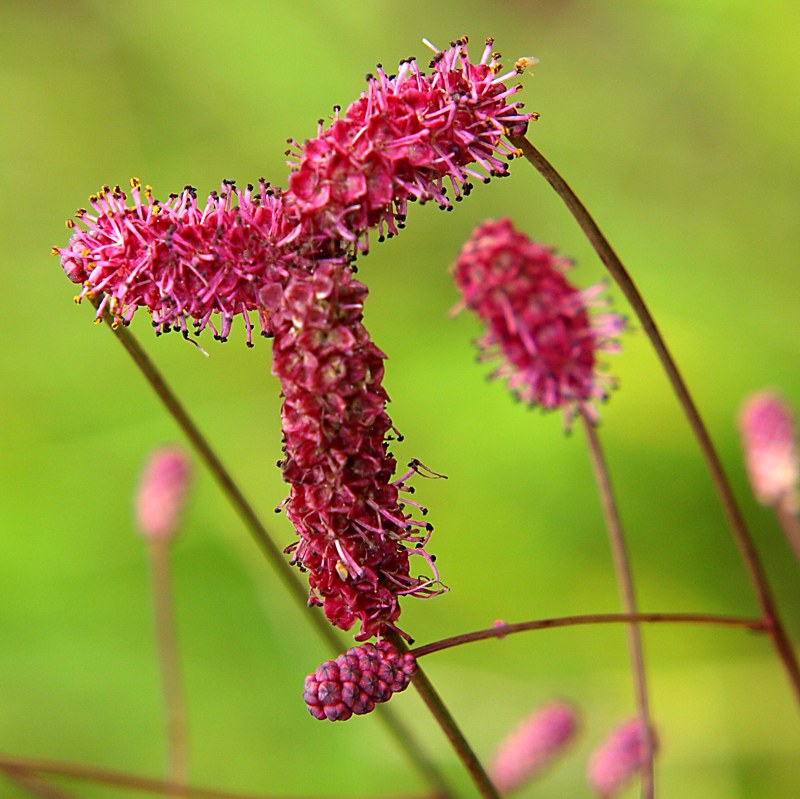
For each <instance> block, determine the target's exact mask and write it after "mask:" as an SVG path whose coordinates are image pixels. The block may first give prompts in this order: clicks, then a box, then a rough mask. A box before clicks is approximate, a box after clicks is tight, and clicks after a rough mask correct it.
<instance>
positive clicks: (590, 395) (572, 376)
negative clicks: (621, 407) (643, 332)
mask: <svg viewBox="0 0 800 799" xmlns="http://www.w3.org/2000/svg"><path fill="white" fill-rule="evenodd" d="M570 266H571V263H570V261H568V260H567V259H565V258H562V257H560V256H558V255H556V254H555V253H554V252H553V251H552V250H551V249H549V248H548V247H545V246H544V245H542V244H537V243H535V242H533V241H531V240H530V239H529V238H528V237H527V236H526V235H525V234H523V233H520V232H519V231H517V230H515V229H514V227H513V225H512V223H511V221H510V220H508V219H501V220H498V221H490V222H484V223H483V224H482V225H479V226H478V227H477V228H476V229H475V230H474V231H473V232H472V235H471V236H470V238H469V240H468V241H467V242H466V244H464V247H463V248H462V250H461V254H460V255H459V256H458V260H457V261H456V263H455V264H454V266H453V276H454V279H455V283H456V286H457V287H458V289H459V291H460V292H461V296H462V307H463V306H466V307H468V308H470V309H471V310H472V311H474V312H475V313H476V314H477V315H478V317H479V318H480V319H481V320H482V321H483V322H484V323H485V324H486V333H485V334H484V335H483V336H482V337H481V338H480V339H479V340H478V342H477V343H478V346H479V347H480V349H481V350H482V353H483V355H482V357H483V358H485V359H487V360H488V359H491V358H500V359H501V361H502V363H501V365H500V366H499V367H498V368H497V369H496V370H495V371H494V373H493V374H492V376H493V377H502V378H506V379H507V381H508V386H509V388H510V389H511V390H512V391H513V392H514V393H515V394H516V395H517V396H518V397H519V398H520V399H521V400H522V401H523V402H525V403H527V404H529V405H538V406H540V407H541V408H544V409H554V408H561V409H563V410H564V412H565V415H566V418H567V420H568V421H569V420H570V419H571V418H572V416H573V415H574V414H575V412H576V411H577V410H581V411H582V412H584V413H586V414H588V415H589V417H590V418H593V417H594V416H595V411H594V410H593V408H592V400H595V399H604V398H605V397H606V396H607V394H608V391H609V390H610V389H611V388H613V386H614V381H613V379H612V378H610V377H609V376H608V375H604V374H601V373H600V372H599V365H598V361H597V356H598V354H599V353H600V352H603V351H605V352H616V351H617V350H618V349H619V343H618V342H617V340H616V337H617V335H618V334H619V333H620V332H621V330H622V329H623V327H624V324H625V323H624V319H623V318H622V317H621V316H618V315H617V314H613V313H594V314H593V313H590V308H591V307H592V306H594V305H601V304H603V301H602V300H601V299H599V295H600V293H601V292H602V290H603V285H602V284H599V285H595V286H592V287H591V288H588V289H583V290H580V289H578V288H576V287H575V286H573V285H572V284H571V283H570V282H569V281H568V280H567V279H566V277H565V276H564V273H565V272H566V271H567V270H568V269H569V268H570Z"/></svg>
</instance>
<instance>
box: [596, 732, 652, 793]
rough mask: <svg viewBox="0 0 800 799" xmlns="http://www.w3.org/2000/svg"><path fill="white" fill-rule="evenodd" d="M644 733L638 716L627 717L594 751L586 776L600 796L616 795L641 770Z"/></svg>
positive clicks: (644, 748) (644, 740) (644, 742)
mask: <svg viewBox="0 0 800 799" xmlns="http://www.w3.org/2000/svg"><path fill="white" fill-rule="evenodd" d="M646 735H647V731H646V729H645V726H644V724H642V722H641V719H638V718H637V719H631V720H630V721H626V722H625V723H624V724H623V725H622V726H620V727H617V729H615V730H614V731H613V732H612V733H611V735H609V736H608V738H606V740H605V741H604V742H603V743H602V744H600V746H598V747H597V749H595V750H594V752H593V753H592V756H591V759H590V761H589V773H588V775H587V778H588V780H589V785H590V786H591V787H592V788H593V789H594V791H596V793H597V795H598V796H599V797H601V799H612V798H613V797H615V796H617V795H618V794H619V792H620V791H621V790H622V789H623V788H624V787H625V785H627V783H628V781H629V780H630V779H631V778H632V777H633V776H634V775H635V774H636V773H637V772H638V771H640V770H641V768H642V766H643V765H644V761H645V758H646V756H647V746H646V739H645V736H646Z"/></svg>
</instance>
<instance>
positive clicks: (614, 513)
mask: <svg viewBox="0 0 800 799" xmlns="http://www.w3.org/2000/svg"><path fill="white" fill-rule="evenodd" d="M581 419H582V420H583V427H584V430H585V431H586V440H587V442H588V444H589V456H590V458H591V461H592V468H593V470H594V475H595V479H596V480H597V490H598V492H599V494H600V504H601V505H602V507H603V515H604V516H605V520H606V528H607V530H608V538H609V542H610V543H611V552H612V554H613V558H614V570H615V571H616V574H617V584H618V586H619V592H620V596H621V599H622V607H623V609H624V610H625V612H626V613H636V612H637V607H636V593H635V591H634V587H633V574H632V572H631V566H630V560H629V558H628V551H627V547H626V545H625V535H624V533H623V531H622V522H621V521H620V516H619V510H618V508H617V503H616V499H615V497H614V490H613V488H612V486H611V477H610V475H609V471H608V465H607V464H606V460H605V457H604V455H603V449H602V447H601V446H600V438H599V436H598V435H597V429H596V428H595V426H594V424H593V423H592V421H591V419H589V417H588V416H587V415H586V413H585V412H583V411H581ZM627 631H628V651H629V656H630V661H631V672H632V674H633V686H634V693H635V696H636V711H637V714H638V716H639V720H640V721H641V724H642V727H643V729H644V730H645V736H644V762H643V764H642V794H641V795H642V799H653V797H654V796H655V773H654V763H653V760H654V757H655V735H654V732H653V723H652V719H651V718H650V700H649V697H648V692H647V677H646V675H645V666H644V653H643V650H642V637H641V635H640V633H639V626H638V625H637V624H629V625H628V630H627Z"/></svg>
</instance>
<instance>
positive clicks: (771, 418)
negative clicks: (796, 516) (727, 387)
mask: <svg viewBox="0 0 800 799" xmlns="http://www.w3.org/2000/svg"><path fill="white" fill-rule="evenodd" d="M739 430H740V432H741V436H742V446H743V448H744V458H745V466H746V467H747V474H748V477H749V478H750V485H751V486H752V487H753V494H755V497H756V499H757V500H758V501H759V502H760V503H761V504H762V505H769V506H777V505H783V506H784V507H785V509H786V510H787V511H789V512H794V511H795V510H796V509H797V485H798V453H797V433H796V428H795V420H794V416H793V414H792V411H791V408H790V407H789V405H788V404H787V403H786V402H785V401H784V400H783V399H781V398H780V397H779V396H778V395H776V394H774V393H772V392H770V391H762V392H759V393H757V394H752V395H750V396H749V397H748V398H747V400H745V403H744V405H743V406H742V409H741V411H740V412H739Z"/></svg>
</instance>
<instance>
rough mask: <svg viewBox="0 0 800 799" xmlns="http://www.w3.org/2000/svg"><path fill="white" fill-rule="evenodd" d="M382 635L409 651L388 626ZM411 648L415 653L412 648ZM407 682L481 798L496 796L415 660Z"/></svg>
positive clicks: (444, 706)
mask: <svg viewBox="0 0 800 799" xmlns="http://www.w3.org/2000/svg"><path fill="white" fill-rule="evenodd" d="M386 637H387V638H388V639H389V640H390V641H391V642H392V643H393V644H394V645H395V646H396V647H397V648H398V649H399V650H400V651H401V652H407V651H409V650H408V647H407V646H406V642H405V641H404V640H403V639H402V637H401V636H400V635H398V634H397V633H395V632H393V631H391V630H390V631H389V632H388V633H387V635H386ZM412 651H414V652H415V654H416V650H412ZM411 682H412V683H413V685H414V688H416V689H417V693H419V695H420V697H422V701H423V702H424V703H425V704H426V705H427V707H428V710H430V712H431V714H432V715H433V717H434V718H435V719H436V721H437V723H438V724H439V726H440V727H441V728H442V731H443V732H444V734H445V735H446V736H447V740H448V741H450V744H451V745H452V747H453V749H455V751H456V754H457V755H458V757H459V759H460V760H461V762H462V763H463V764H464V768H466V770H467V771H468V772H469V775H470V777H472V781H473V782H474V783H475V787H476V788H477V789H478V792H479V793H480V795H481V796H483V797H484V799H499V794H498V793H497V788H495V787H494V785H492V781H491V780H490V779H489V775H488V774H487V773H486V769H484V767H483V765H482V764H481V762H480V760H478V757H477V755H476V754H475V752H474V751H473V749H472V747H471V746H470V745H469V742H468V741H467V739H466V738H465V737H464V733H463V732H461V729H460V728H459V726H458V724H456V720H455V719H454V718H453V716H452V714H451V713H450V711H449V709H448V708H447V705H445V703H444V702H443V701H442V698H441V697H440V696H439V694H438V692H437V691H436V689H435V688H434V687H433V685H432V684H431V681H430V680H429V679H428V676H427V675H426V674H425V672H424V671H423V670H422V667H421V666H420V665H419V664H417V671H416V674H414V676H413V677H412V678H411Z"/></svg>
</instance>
